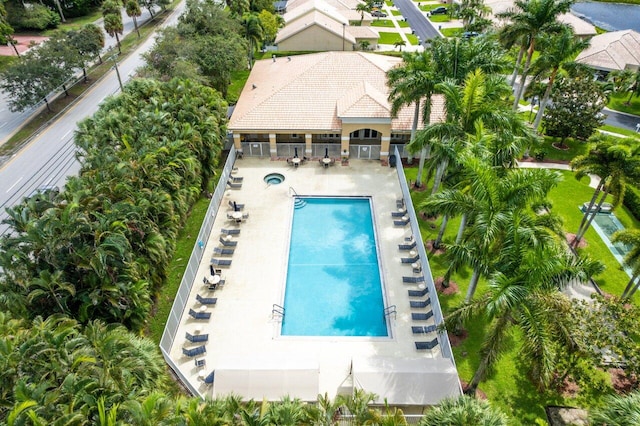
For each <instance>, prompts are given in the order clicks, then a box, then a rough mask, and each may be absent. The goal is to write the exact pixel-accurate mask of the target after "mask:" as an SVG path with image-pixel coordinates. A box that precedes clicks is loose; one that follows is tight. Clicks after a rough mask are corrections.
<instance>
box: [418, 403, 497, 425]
mask: <svg viewBox="0 0 640 426" xmlns="http://www.w3.org/2000/svg"><path fill="white" fill-rule="evenodd" d="M418 424H419V425H420V426H440V425H448V426H467V425H482V426H506V425H507V417H506V416H505V415H504V413H502V412H501V411H500V410H499V409H497V408H493V407H491V406H490V405H489V403H488V402H487V401H483V400H480V399H476V398H471V397H470V396H467V395H461V396H459V397H457V398H447V399H444V400H442V401H440V403H438V405H436V406H435V407H433V408H431V409H429V410H427V411H426V412H425V414H424V416H422V419H420V422H419V423H418Z"/></svg>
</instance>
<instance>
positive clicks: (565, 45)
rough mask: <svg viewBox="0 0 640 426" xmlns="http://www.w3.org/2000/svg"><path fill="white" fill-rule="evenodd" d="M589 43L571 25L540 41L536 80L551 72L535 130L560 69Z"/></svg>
mask: <svg viewBox="0 0 640 426" xmlns="http://www.w3.org/2000/svg"><path fill="white" fill-rule="evenodd" d="M589 44H590V41H589V40H583V39H581V38H578V37H576V36H575V34H574V32H573V30H572V29H571V28H570V27H569V28H564V29H563V30H562V31H561V32H560V33H559V34H557V35H551V36H549V37H546V38H544V39H542V41H541V42H540V46H541V47H542V53H541V54H540V56H539V57H538V59H537V60H536V62H535V63H534V64H533V69H534V70H535V74H534V80H538V79H540V77H541V76H543V75H546V73H547V71H549V70H551V72H550V73H549V77H548V82H547V87H546V89H545V92H544V95H543V96H542V99H541V100H540V103H539V105H538V113H537V114H536V118H535V120H534V121H533V126H532V127H533V129H534V130H536V131H537V130H538V127H539V126H540V122H541V121H542V116H543V114H544V109H545V107H546V106H547V103H548V102H549V98H550V97H551V91H552V90H553V83H554V82H555V80H556V77H557V75H558V71H559V70H560V68H561V67H563V66H565V65H567V63H568V62H570V61H572V60H573V58H575V56H576V55H577V54H578V53H580V52H581V51H582V50H584V49H586V48H587V47H589Z"/></svg>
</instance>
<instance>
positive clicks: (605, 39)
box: [576, 30, 640, 71]
mask: <svg viewBox="0 0 640 426" xmlns="http://www.w3.org/2000/svg"><path fill="white" fill-rule="evenodd" d="M576 62H580V63H582V64H586V65H589V66H592V67H594V68H598V69H603V70H610V71H612V70H623V69H625V68H631V69H637V68H638V67H640V33H638V32H636V31H633V30H624V31H613V32H610V33H603V34H600V35H597V36H595V37H593V38H592V39H591V46H589V47H588V48H586V49H585V50H583V51H582V52H580V54H579V55H578V57H577V58H576Z"/></svg>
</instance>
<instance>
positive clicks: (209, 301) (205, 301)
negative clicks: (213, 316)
mask: <svg viewBox="0 0 640 426" xmlns="http://www.w3.org/2000/svg"><path fill="white" fill-rule="evenodd" d="M196 300H197V301H198V302H199V303H200V304H201V305H215V304H216V302H217V301H218V298H217V297H202V296H200V295H199V294H196Z"/></svg>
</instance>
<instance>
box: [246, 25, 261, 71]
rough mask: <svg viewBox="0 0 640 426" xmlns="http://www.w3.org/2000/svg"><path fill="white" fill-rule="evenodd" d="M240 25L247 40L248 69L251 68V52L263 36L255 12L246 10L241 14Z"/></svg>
mask: <svg viewBox="0 0 640 426" xmlns="http://www.w3.org/2000/svg"><path fill="white" fill-rule="evenodd" d="M242 26H243V27H244V37H245V39H247V42H248V47H247V59H248V61H249V69H252V68H253V53H254V52H255V50H256V48H257V46H259V45H260V43H261V42H262V36H263V32H262V26H261V24H260V18H259V17H258V15H257V14H256V13H250V12H247V13H245V14H243V15H242Z"/></svg>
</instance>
